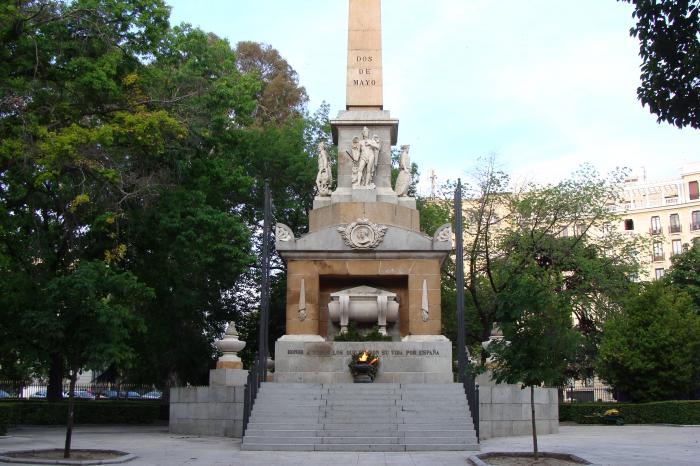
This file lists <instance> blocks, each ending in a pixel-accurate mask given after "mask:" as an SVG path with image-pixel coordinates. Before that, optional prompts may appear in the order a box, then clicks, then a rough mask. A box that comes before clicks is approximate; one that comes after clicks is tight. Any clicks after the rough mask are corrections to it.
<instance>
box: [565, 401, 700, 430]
mask: <svg viewBox="0 0 700 466" xmlns="http://www.w3.org/2000/svg"><path fill="white" fill-rule="evenodd" d="M608 409H617V410H618V411H619V412H620V415H621V416H622V418H623V419H624V421H625V424H696V425H697V424H700V401H658V402H654V403H561V404H559V421H571V422H577V423H579V424H598V423H600V422H601V419H600V418H599V417H598V416H596V414H601V415H602V414H603V413H604V412H605V411H607V410H608Z"/></svg>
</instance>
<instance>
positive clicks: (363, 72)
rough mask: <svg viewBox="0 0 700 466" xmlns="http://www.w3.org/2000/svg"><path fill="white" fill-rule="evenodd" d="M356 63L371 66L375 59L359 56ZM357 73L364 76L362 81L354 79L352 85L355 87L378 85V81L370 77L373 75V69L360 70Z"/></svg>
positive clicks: (369, 56)
mask: <svg viewBox="0 0 700 466" xmlns="http://www.w3.org/2000/svg"><path fill="white" fill-rule="evenodd" d="M355 59H356V60H355V61H356V63H359V64H361V65H362V64H370V63H373V62H374V57H373V56H372V55H357V56H356V57H355ZM357 73H358V74H359V75H360V76H362V79H353V80H352V85H353V86H361V87H364V86H376V85H377V80H376V79H374V78H372V77H369V76H371V75H372V74H373V70H372V68H366V67H363V68H358V69H357Z"/></svg>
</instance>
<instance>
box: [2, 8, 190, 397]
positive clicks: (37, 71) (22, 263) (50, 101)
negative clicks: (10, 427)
mask: <svg viewBox="0 0 700 466" xmlns="http://www.w3.org/2000/svg"><path fill="white" fill-rule="evenodd" d="M167 15H168V9H167V8H166V7H165V5H164V4H163V3H162V2H161V1H160V0H153V1H136V0H131V1H129V0H124V1H92V0H90V1H88V0H76V1H73V2H70V3H65V2H36V1H18V2H12V3H7V2H6V3H4V4H3V6H2V7H0V24H1V25H2V26H0V54H2V59H1V60H0V102H2V104H1V105H2V106H1V109H0V224H1V225H2V226H0V244H2V251H3V254H4V255H5V258H6V259H7V261H6V263H5V264H4V265H3V267H4V269H5V270H11V271H12V273H13V276H12V278H11V280H8V281H7V282H5V283H4V284H3V287H4V288H5V289H6V290H7V295H4V296H3V297H2V298H0V300H2V301H4V302H3V303H0V304H7V305H6V306H5V305H0V308H1V310H0V312H1V313H2V319H3V321H11V320H13V319H14V320H15V321H20V317H22V316H26V317H27V318H32V317H33V316H40V315H41V314H42V312H43V311H44V308H45V306H46V305H47V301H46V300H47V298H46V293H45V290H46V289H47V287H48V285H49V283H51V282H52V280H54V279H55V278H56V277H58V276H64V275H66V274H69V273H70V272H71V271H72V270H73V269H74V267H75V266H76V264H78V263H80V262H81V261H84V260H87V261H90V260H95V259H105V260H107V261H108V262H112V261H116V260H118V259H119V258H120V257H121V256H123V253H124V251H125V247H126V246H125V245H124V244H121V243H119V241H118V238H117V236H118V235H117V233H118V229H119V224H120V219H121V215H122V213H123V212H124V210H123V206H124V203H125V202H126V201H127V200H130V201H133V202H142V203H143V202H146V200H147V199H148V198H149V196H150V195H151V194H152V190H151V187H152V186H153V184H154V180H157V178H158V177H157V170H156V168H157V166H158V165H160V164H161V163H166V162H167V160H168V156H167V151H166V150H165V149H166V147H167V145H168V144H172V143H174V141H177V140H178V139H179V138H180V137H181V136H182V127H181V125H180V124H179V123H178V122H177V121H176V120H175V119H173V118H172V117H170V115H168V114H167V112H163V111H157V110H151V109H148V108H146V107H144V105H143V100H144V99H146V97H144V96H140V95H138V94H137V93H135V92H133V91H132V88H131V86H132V84H133V76H135V75H136V74H138V72H139V70H141V69H143V67H144V66H145V65H144V62H143V59H144V58H148V56H150V55H151V54H152V52H153V51H154V50H155V49H156V47H157V45H158V43H159V42H160V40H161V39H162V38H163V35H164V34H165V31H166V29H167ZM28 328H31V326H28V327H27V326H25V327H24V328H18V329H17V334H16V335H17V338H16V339H15V342H16V343H17V345H18V346H16V348H24V351H23V352H24V353H25V354H27V355H31V354H35V356H36V358H37V359H38V360H40V362H41V363H42V364H44V365H47V366H48V367H49V378H50V383H49V397H50V398H54V399H55V398H60V396H61V379H62V377H63V375H64V370H63V362H64V357H63V355H62V354H60V352H59V351H58V349H57V348H50V351H49V352H48V353H46V354H36V352H35V351H34V349H32V348H31V347H29V346H30V345H26V344H23V342H28V341H31V332H27V329H28Z"/></svg>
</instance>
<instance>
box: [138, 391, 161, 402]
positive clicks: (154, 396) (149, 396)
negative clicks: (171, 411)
mask: <svg viewBox="0 0 700 466" xmlns="http://www.w3.org/2000/svg"><path fill="white" fill-rule="evenodd" d="M161 398H163V392H159V391H157V390H156V391H153V392H148V393H145V394H144V395H143V396H142V397H141V399H142V400H160V399H161Z"/></svg>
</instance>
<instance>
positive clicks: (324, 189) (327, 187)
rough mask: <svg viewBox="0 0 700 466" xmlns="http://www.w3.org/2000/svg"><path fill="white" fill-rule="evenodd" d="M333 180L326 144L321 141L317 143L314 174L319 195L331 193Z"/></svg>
mask: <svg viewBox="0 0 700 466" xmlns="http://www.w3.org/2000/svg"><path fill="white" fill-rule="evenodd" d="M332 182H333V174H332V173H331V164H330V160H329V158H328V152H327V151H326V144H325V143H324V142H323V141H321V142H319V143H318V174H317V175H316V188H318V195H319V196H330V195H331V183H332Z"/></svg>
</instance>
